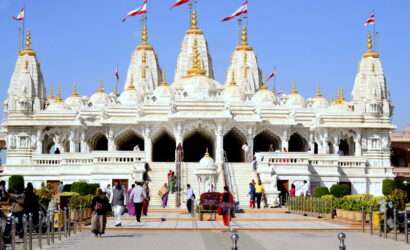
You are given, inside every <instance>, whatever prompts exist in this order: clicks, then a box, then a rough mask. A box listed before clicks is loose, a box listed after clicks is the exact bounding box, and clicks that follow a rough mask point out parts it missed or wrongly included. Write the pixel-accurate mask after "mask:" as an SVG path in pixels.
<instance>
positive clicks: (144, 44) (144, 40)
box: [137, 16, 153, 50]
mask: <svg viewBox="0 0 410 250" xmlns="http://www.w3.org/2000/svg"><path fill="white" fill-rule="evenodd" d="M137 49H138V50H152V49H153V48H152V46H151V45H150V44H149V42H148V26H147V17H146V16H144V17H142V19H141V42H140V44H139V45H138V48H137Z"/></svg>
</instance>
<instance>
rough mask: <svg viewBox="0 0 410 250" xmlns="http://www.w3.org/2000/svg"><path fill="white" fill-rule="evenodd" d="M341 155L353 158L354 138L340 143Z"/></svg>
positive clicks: (344, 139) (345, 139)
mask: <svg viewBox="0 0 410 250" xmlns="http://www.w3.org/2000/svg"><path fill="white" fill-rule="evenodd" d="M338 154H339V155H346V156H353V155H354V154H355V143H354V139H353V137H352V136H350V137H347V138H343V139H341V140H340V141H339V151H338Z"/></svg>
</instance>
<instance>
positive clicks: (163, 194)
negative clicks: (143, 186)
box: [158, 183, 169, 208]
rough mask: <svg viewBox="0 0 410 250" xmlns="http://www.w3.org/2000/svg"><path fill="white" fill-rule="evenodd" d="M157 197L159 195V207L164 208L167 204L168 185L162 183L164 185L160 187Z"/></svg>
mask: <svg viewBox="0 0 410 250" xmlns="http://www.w3.org/2000/svg"><path fill="white" fill-rule="evenodd" d="M158 195H159V197H161V207H162V208H166V207H167V205H168V195H169V189H168V185H167V184H166V183H164V185H163V186H162V187H161V188H160V190H159V191H158Z"/></svg>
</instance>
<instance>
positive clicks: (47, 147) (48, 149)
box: [42, 135, 55, 154]
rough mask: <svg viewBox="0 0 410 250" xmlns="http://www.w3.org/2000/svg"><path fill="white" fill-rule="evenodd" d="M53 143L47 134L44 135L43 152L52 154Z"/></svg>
mask: <svg viewBox="0 0 410 250" xmlns="http://www.w3.org/2000/svg"><path fill="white" fill-rule="evenodd" d="M54 148H55V143H54V141H53V139H52V138H51V137H50V136H49V135H45V136H44V139H43V150H42V152H43V154H54V153H55V149H54Z"/></svg>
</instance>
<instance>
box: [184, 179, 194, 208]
mask: <svg viewBox="0 0 410 250" xmlns="http://www.w3.org/2000/svg"><path fill="white" fill-rule="evenodd" d="M194 200H195V194H194V190H193V189H192V188H191V185H189V184H188V185H186V208H187V210H188V213H190V214H191V213H192V207H193V206H192V205H193V201H194Z"/></svg>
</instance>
